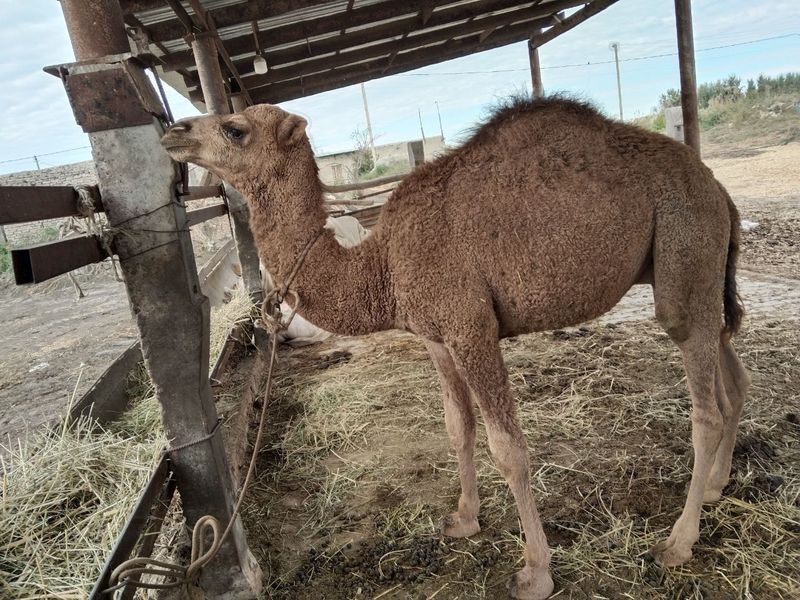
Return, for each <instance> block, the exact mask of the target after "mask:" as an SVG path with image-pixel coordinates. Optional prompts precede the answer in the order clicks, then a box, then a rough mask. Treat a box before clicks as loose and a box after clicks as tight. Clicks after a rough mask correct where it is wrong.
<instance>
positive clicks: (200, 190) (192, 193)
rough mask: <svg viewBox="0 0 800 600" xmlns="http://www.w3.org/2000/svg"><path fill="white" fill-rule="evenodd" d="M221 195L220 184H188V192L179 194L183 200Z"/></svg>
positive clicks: (188, 200) (189, 200)
mask: <svg viewBox="0 0 800 600" xmlns="http://www.w3.org/2000/svg"><path fill="white" fill-rule="evenodd" d="M221 196H222V186H221V185H190V186H189V193H188V194H180V198H181V200H183V201H184V202H191V201H193V200H203V199H204V198H219V197H221Z"/></svg>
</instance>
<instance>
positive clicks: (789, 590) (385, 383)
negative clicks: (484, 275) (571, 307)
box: [244, 319, 800, 600]
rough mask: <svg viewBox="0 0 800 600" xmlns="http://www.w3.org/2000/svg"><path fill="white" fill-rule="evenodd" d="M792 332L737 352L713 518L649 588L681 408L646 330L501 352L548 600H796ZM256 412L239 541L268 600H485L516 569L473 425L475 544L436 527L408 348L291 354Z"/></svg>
mask: <svg viewBox="0 0 800 600" xmlns="http://www.w3.org/2000/svg"><path fill="white" fill-rule="evenodd" d="M798 325H800V322H798V321H797V320H796V319H795V320H784V321H781V322H777V321H775V322H757V323H753V324H752V326H751V327H750V328H749V329H748V330H747V331H745V332H743V335H742V336H741V337H740V338H739V341H738V343H737V345H738V348H739V349H740V353H741V355H742V357H743V360H744V361H745V364H746V365H747V367H748V369H749V370H750V372H751V374H752V375H753V379H754V384H753V387H752V390H751V396H750V398H749V401H748V404H747V405H746V408H745V415H744V417H743V421H742V425H741V428H740V435H739V441H738V445H737V449H736V452H735V456H734V476H733V480H732V482H731V484H730V485H729V486H728V488H727V489H726V492H725V496H724V498H723V499H722V501H721V502H719V503H718V504H716V505H714V506H710V507H707V508H706V510H705V511H704V514H703V520H702V523H701V538H700V541H699V543H698V545H697V546H696V547H695V552H694V559H693V560H692V561H691V562H690V563H688V564H687V565H685V566H683V567H681V568H677V569H662V568H661V567H659V566H658V565H656V564H654V563H653V562H652V560H650V558H649V555H648V549H649V548H650V546H651V545H652V544H654V543H655V542H656V541H658V540H660V539H662V538H663V537H665V536H666V535H667V534H668V531H669V527H670V526H671V525H672V523H673V522H674V520H675V519H676V517H677V516H678V514H679V513H680V509H681V507H682V504H683V500H684V491H685V486H686V484H687V483H688V479H689V475H690V461H691V444H690V432H689V418H688V410H689V406H690V400H689V397H688V392H687V389H686V384H685V380H684V375H683V371H682V368H681V365H680V357H679V354H678V352H677V349H676V348H675V347H674V345H673V344H672V343H671V342H670V340H669V339H668V338H667V337H666V335H665V334H664V333H663V332H662V330H661V329H660V328H659V327H658V326H657V325H656V324H655V323H652V322H642V323H637V324H629V325H622V326H614V325H606V326H601V325H596V326H592V327H588V328H580V329H575V330H570V331H562V332H555V333H553V334H537V335H530V336H524V337H521V338H518V339H517V340H507V341H506V342H504V354H505V357H506V361H507V364H508V367H509V372H510V376H511V381H512V385H513V387H514V392H515V394H516V395H517V397H518V398H519V417H520V420H521V421H522V425H523V427H524V429H525V432H526V435H527V437H528V441H529V444H530V447H531V459H532V464H533V485H534V487H535V495H536V498H537V501H538V502H539V506H540V510H541V513H542V516H543V521H544V524H545V530H546V532H547V534H548V537H549V540H550V544H551V547H552V548H553V570H554V576H555V578H556V586H557V588H556V589H557V590H561V592H560V596H559V597H564V598H622V597H627V598H635V599H637V600H642V599H651V598H652V599H654V600H655V599H656V598H658V599H661V598H676V599H677V598H680V599H681V600H683V599H696V600H700V599H701V598H703V599H706V600H708V599H723V598H724V599H727V598H760V599H764V600H766V599H774V598H779V599H780V598H785V599H787V600H788V599H789V598H797V597H800V579H799V578H798V575H797V569H796V566H797V565H798V564H800V539H799V537H798V533H799V532H800V508H798V506H799V505H800V443H798V442H799V441H800V432H799V431H798V424H797V423H798V413H799V412H800V394H798V388H797V381H800V357H798V355H797V353H796V348H797V347H798V344H800V329H799V328H798ZM283 358H284V361H283V365H284V369H283V371H282V372H281V373H280V376H279V379H278V381H277V389H276V396H275V398H274V400H273V405H272V406H271V415H272V416H273V421H272V423H271V429H270V431H269V440H268V443H267V448H266V449H265V450H264V451H263V453H262V461H261V464H260V465H259V466H260V472H261V473H262V475H261V477H260V479H259V481H258V482H257V484H256V485H255V487H254V489H253V491H252V492H251V494H252V495H251V496H250V500H249V501H248V502H246V504H247V506H246V513H245V515H244V521H245V525H246V527H247V528H248V539H249V542H250V544H251V545H252V546H253V547H254V551H255V553H256V556H257V558H258V559H259V561H260V562H261V564H262V566H263V567H264V569H265V574H266V576H267V578H268V589H269V596H270V597H273V598H287V599H288V598H291V599H293V600H294V599H298V600H302V599H305V598H308V599H311V598H315V599H316V598H326V599H329V600H336V599H339V598H342V599H344V598H348V599H349V598H362V597H363V598H378V597H381V598H417V597H419V598H432V597H434V596H435V597H436V598H437V600H442V599H448V598H501V597H505V593H506V592H505V583H506V581H507V580H508V578H509V577H510V576H511V574H512V573H514V572H515V571H516V570H518V569H519V568H520V565H519V563H518V562H517V561H518V560H519V558H520V556H521V536H520V531H519V523H518V522H517V517H516V511H515V508H514V504H513V499H512V498H511V497H510V494H509V492H508V491H507V488H506V486H505V485H504V482H503V480H502V477H501V476H500V475H499V473H498V472H497V470H496V469H495V467H494V465H493V464H492V461H491V459H490V457H489V456H488V452H487V448H486V443H485V435H484V433H483V431H482V425H479V429H478V431H479V434H478V449H477V454H476V459H477V461H476V462H477V465H478V481H479V487H480V493H481V500H482V504H481V516H480V520H481V525H482V532H481V533H480V534H479V535H478V536H476V537H475V538H473V539H468V540H451V539H447V538H441V537H440V536H439V534H438V520H439V518H440V517H441V516H443V515H445V514H447V513H448V512H450V511H452V510H453V509H454V508H455V505H456V501H457V498H458V492H459V486H458V478H457V471H456V463H455V457H454V456H453V454H452V452H451V451H450V449H449V444H448V441H447V439H446V435H445V428H444V422H443V416H442V409H441V400H440V396H439V388H438V381H437V377H436V374H435V372H434V369H433V367H432V366H431V364H430V362H429V360H428V358H427V356H426V353H425V351H424V348H423V347H422V345H421V344H420V343H419V342H418V341H416V340H415V339H414V338H412V337H410V336H406V335H402V334H397V333H391V332H390V333H385V334H379V335H376V336H372V337H369V338H365V339H361V340H355V341H348V340H338V341H336V340H332V341H329V342H325V343H324V344H322V345H321V346H318V347H314V348H307V349H297V350H291V351H288V353H287V354H286V355H285V356H284V357H283Z"/></svg>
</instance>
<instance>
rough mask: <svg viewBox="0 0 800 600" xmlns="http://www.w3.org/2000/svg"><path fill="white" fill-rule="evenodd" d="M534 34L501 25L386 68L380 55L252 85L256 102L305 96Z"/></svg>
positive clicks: (405, 55)
mask: <svg viewBox="0 0 800 600" xmlns="http://www.w3.org/2000/svg"><path fill="white" fill-rule="evenodd" d="M530 35H531V28H530V26H529V25H528V24H527V23H523V24H522V25H509V26H506V27H502V28H498V29H496V30H495V31H494V32H492V34H491V35H490V36H489V37H488V38H487V39H485V40H484V41H483V42H481V41H480V34H475V35H472V36H469V37H464V38H461V39H458V40H451V41H446V42H443V43H441V44H438V45H436V46H429V47H427V48H420V49H419V50H412V51H410V52H405V53H402V54H399V55H398V56H397V58H396V59H395V60H394V62H393V63H392V65H391V67H390V68H389V69H386V62H387V59H378V60H375V61H372V62H365V63H362V64H360V65H355V66H351V67H343V68H341V69H334V70H331V71H327V72H324V73H319V74H316V75H309V76H308V77H303V78H299V79H297V80H292V81H289V82H281V83H280V84H272V85H270V86H264V87H261V88H253V89H251V90H250V91H251V94H252V96H253V100H254V101H255V102H256V103H261V102H266V103H272V104H276V103H278V102H285V101H287V100H293V99H295V98H300V97H303V96H310V95H312V94H318V93H320V92H324V91H328V90H332V89H337V88H340V87H345V86H348V85H353V84H356V83H362V82H364V81H369V80H371V79H375V78H377V77H384V76H388V75H394V74H397V73H404V72H406V71H411V70H413V69H418V68H420V67H424V66H427V65H430V64H431V63H432V62H440V61H444V60H450V59H453V58H458V57H461V56H466V55H468V54H472V53H474V52H482V51H484V50H491V49H493V48H499V47H501V46H505V45H508V44H512V43H514V42H520V41H523V40H527V39H528V38H529V37H530Z"/></svg>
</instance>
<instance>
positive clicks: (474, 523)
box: [441, 513, 481, 538]
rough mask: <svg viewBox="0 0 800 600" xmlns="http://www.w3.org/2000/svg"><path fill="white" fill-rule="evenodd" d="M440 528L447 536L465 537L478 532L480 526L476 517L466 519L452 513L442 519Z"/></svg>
mask: <svg viewBox="0 0 800 600" xmlns="http://www.w3.org/2000/svg"><path fill="white" fill-rule="evenodd" d="M441 530H442V533H443V534H444V535H446V536H447V537H453V538H465V537H470V536H473V535H475V534H476V533H480V531H481V526H480V525H479V524H478V519H475V518H472V519H468V518H465V517H461V516H459V514H458V513H453V514H450V515H447V516H446V517H445V518H444V519H442V525H441Z"/></svg>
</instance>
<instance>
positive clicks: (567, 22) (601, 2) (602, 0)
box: [531, 0, 619, 48]
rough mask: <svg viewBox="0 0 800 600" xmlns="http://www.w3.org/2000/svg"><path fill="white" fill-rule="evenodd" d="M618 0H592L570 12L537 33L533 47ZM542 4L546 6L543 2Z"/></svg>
mask: <svg viewBox="0 0 800 600" xmlns="http://www.w3.org/2000/svg"><path fill="white" fill-rule="evenodd" d="M618 1H619V0H594V2H592V3H590V4H587V5H586V6H584V7H583V8H582V9H580V10H579V11H576V12H574V13H572V14H571V15H570V16H568V17H567V18H566V19H563V20H562V21H561V22H560V23H559V24H558V25H554V26H553V27H551V28H550V29H548V30H547V31H545V32H544V33H542V34H540V35H538V36H537V37H536V38H534V39H533V40H532V42H531V43H532V45H533V47H534V48H538V47H539V46H542V45H543V44H546V43H547V42H549V41H550V40H554V39H555V38H557V37H558V36H560V35H561V34H562V33H566V32H567V31H569V30H570V29H572V28H573V27H575V26H577V25H580V24H581V23H583V22H584V21H585V20H586V19H588V18H590V17H593V16H595V15H596V14H597V13H599V12H602V11H604V10H605V9H607V8H608V7H609V6H611V5H612V4H615V3H616V2H618ZM544 6H548V5H547V4H545V5H544Z"/></svg>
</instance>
